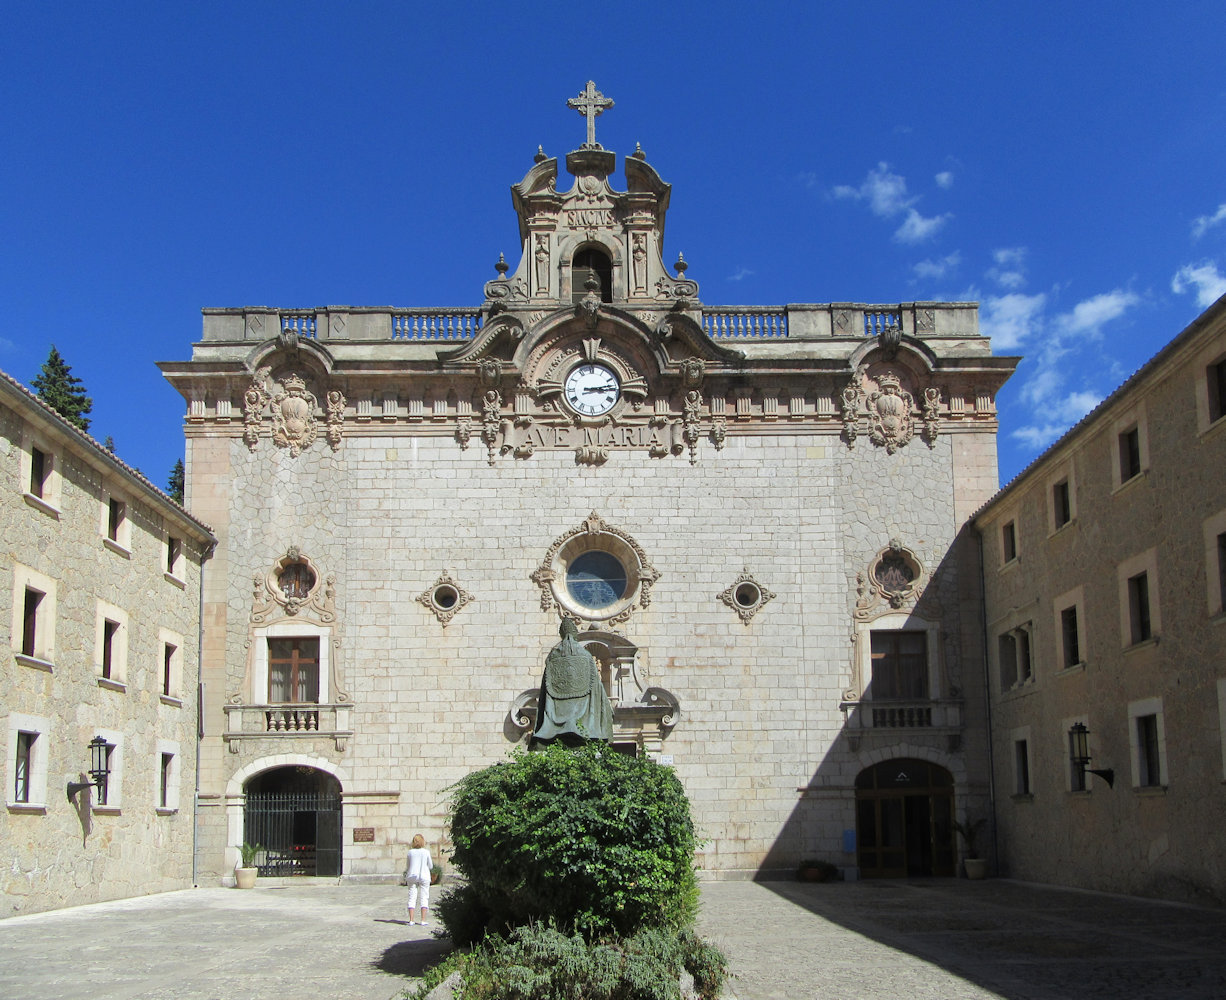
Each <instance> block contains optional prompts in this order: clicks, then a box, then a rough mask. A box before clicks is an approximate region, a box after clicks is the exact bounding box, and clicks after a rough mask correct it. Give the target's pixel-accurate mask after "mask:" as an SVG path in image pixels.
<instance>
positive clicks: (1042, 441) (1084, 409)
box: [1010, 392, 1103, 451]
mask: <svg viewBox="0 0 1226 1000" xmlns="http://www.w3.org/2000/svg"><path fill="white" fill-rule="evenodd" d="M1102 401H1103V397H1102V396H1099V395H1097V394H1096V393H1093V392H1070V393H1069V394H1068V395H1066V396H1064V397H1063V398H1058V399H1055V400H1043V401H1042V403H1043V416H1044V417H1047V418H1049V419H1046V420H1044V421H1042V422H1041V423H1036V424H1028V425H1026V426H1023V427H1019V428H1018V429H1017V430H1015V431H1013V432H1012V434H1010V437H1012V438H1014V439H1015V440H1017V441H1021V442H1022V443H1023V444H1026V445H1028V446H1030V447H1031V448H1033V449H1034V450H1035V451H1041V450H1042V449H1044V448H1046V447H1047V446H1048V445H1049V444H1051V443H1052V442H1053V441H1055V440H1056V438H1058V437H1059V436H1060V435H1061V434H1063V433H1064V432H1065V431H1067V430H1068V429H1069V428H1070V427H1072V426H1073V424H1075V423H1077V421H1078V420H1080V419H1081V418H1082V417H1084V416H1085V415H1086V414H1087V413H1089V412H1090V411H1091V410H1092V409H1094V407H1096V406H1097V405H1098V404H1099V403H1101V402H1102ZM1036 402H1037V401H1036ZM1036 408H1037V407H1036Z"/></svg>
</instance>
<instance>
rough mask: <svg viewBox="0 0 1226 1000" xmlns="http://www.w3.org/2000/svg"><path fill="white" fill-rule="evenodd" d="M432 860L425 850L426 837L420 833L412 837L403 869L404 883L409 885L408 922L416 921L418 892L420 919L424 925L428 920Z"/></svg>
mask: <svg viewBox="0 0 1226 1000" xmlns="http://www.w3.org/2000/svg"><path fill="white" fill-rule="evenodd" d="M433 867H434V861H433V860H432V859H431V857H430V852H429V851H428V850H426V838H425V837H423V836H422V835H421V834H420V833H419V834H417V835H416V836H415V837H414V838H413V846H412V848H411V849H410V851H409V863H408V867H407V868H405V871H404V880H405V885H407V886H408V887H409V923H410V924H412V923H417V922H418V921H415V920H414V919H413V918H414V916H415V914H414V912H413V911H414V910H415V909H417V903H418V894H420V896H421V920H420V923H421V925H422V926H423V927H424V926H425V925H426V924H428V923H429V922H430V921H429V920H427V919H426V918H427V917H428V916H430V870H431V869H432V868H433Z"/></svg>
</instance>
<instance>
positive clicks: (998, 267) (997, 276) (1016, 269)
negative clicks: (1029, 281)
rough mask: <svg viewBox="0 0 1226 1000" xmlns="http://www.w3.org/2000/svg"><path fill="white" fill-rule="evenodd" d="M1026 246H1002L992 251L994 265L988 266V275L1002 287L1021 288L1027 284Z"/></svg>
mask: <svg viewBox="0 0 1226 1000" xmlns="http://www.w3.org/2000/svg"><path fill="white" fill-rule="evenodd" d="M1026 253H1027V250H1026V248H1025V247H1002V248H1000V249H999V250H993V251H992V260H993V261H994V266H993V267H990V268H988V270H987V277H989V278H991V279H992V280H993V281H995V282H996V283H997V284H998V285H1000V286H1001V287H1002V288H1010V289H1013V288H1021V287H1022V286H1023V285H1024V284H1026Z"/></svg>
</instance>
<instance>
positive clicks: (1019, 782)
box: [1013, 740, 1030, 795]
mask: <svg viewBox="0 0 1226 1000" xmlns="http://www.w3.org/2000/svg"><path fill="white" fill-rule="evenodd" d="M1013 774H1014V779H1015V782H1014V789H1013V794H1015V795H1029V794H1030V747H1029V744H1028V743H1027V741H1026V740H1015V741H1014V743H1013Z"/></svg>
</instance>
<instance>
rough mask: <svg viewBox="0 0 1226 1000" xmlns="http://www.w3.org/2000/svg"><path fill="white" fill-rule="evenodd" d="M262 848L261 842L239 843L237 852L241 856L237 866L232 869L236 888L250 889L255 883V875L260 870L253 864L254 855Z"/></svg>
mask: <svg viewBox="0 0 1226 1000" xmlns="http://www.w3.org/2000/svg"><path fill="white" fill-rule="evenodd" d="M262 850H264V846H263V845H262V844H239V845H238V853H239V855H240V856H241V860H240V861H239V867H237V868H235V869H234V885H235V887H236V888H238V889H250V888H251V887H252V886H253V885H255V877H256V875H258V874H259V872H260V870H259V868H257V867H256V865H255V857H256V855H257V854H259V853H260V851H262Z"/></svg>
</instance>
